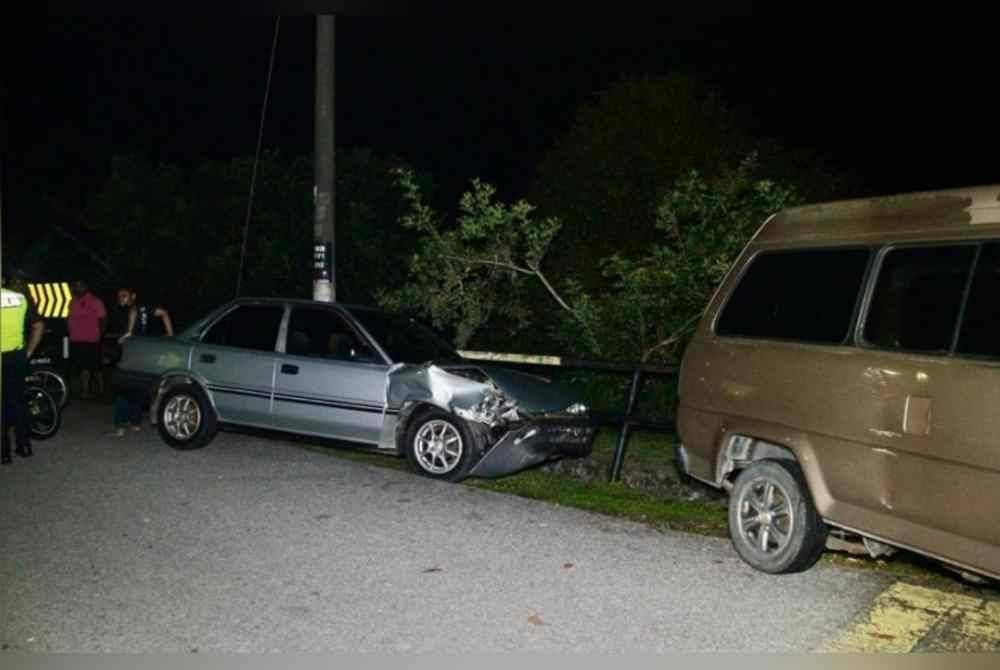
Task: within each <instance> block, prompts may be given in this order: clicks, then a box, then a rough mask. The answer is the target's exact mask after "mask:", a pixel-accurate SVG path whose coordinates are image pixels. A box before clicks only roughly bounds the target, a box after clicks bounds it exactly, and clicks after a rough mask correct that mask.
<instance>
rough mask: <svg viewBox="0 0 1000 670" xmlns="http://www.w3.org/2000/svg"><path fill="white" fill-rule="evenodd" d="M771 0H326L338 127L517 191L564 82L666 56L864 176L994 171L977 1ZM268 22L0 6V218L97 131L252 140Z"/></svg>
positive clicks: (224, 146)
mask: <svg viewBox="0 0 1000 670" xmlns="http://www.w3.org/2000/svg"><path fill="white" fill-rule="evenodd" d="M805 4H806V3H803V5H805ZM767 6H768V7H769V8H770V9H767V10H766V11H765V10H764V9H761V4H760V3H756V4H755V3H748V2H744V3H728V4H726V5H725V7H726V9H722V8H721V7H722V6H721V5H719V6H713V5H712V3H698V9H691V8H687V9H674V10H668V11H669V12H672V13H668V12H661V13H660V14H659V15H653V14H648V13H647V14H644V13H641V12H635V11H632V12H629V13H627V14H626V13H621V14H615V13H614V6H606V7H604V8H603V9H602V10H601V12H600V13H597V12H593V10H591V12H592V13H590V14H577V15H562V16H559V15H551V16H546V15H538V14H524V13H520V14H513V15H507V14H505V13H504V12H501V11H497V10H494V11H493V13H492V14H491V15H489V16H477V15H476V14H475V13H474V12H473V11H472V10H467V11H466V13H464V14H461V15H455V14H440V13H438V14H427V13H419V12H416V11H413V10H411V12H410V14H409V15H407V16H398V15H397V16H340V17H338V20H337V35H336V60H337V65H336V67H337V75H336V87H337V94H336V95H337V97H336V131H335V132H336V141H337V144H338V146H358V145H360V146H369V147H372V148H373V149H375V150H376V151H378V152H380V153H385V154H390V153H391V154H396V155H398V156H400V157H402V158H404V159H406V160H408V161H409V162H411V163H412V164H414V165H415V166H417V167H418V168H421V169H424V170H427V171H429V172H431V173H433V174H434V175H436V176H437V177H438V178H439V179H440V180H441V183H442V185H443V187H444V188H445V190H446V191H454V193H455V195H456V196H457V194H458V192H459V191H460V189H461V188H462V187H463V186H464V185H465V184H467V182H468V180H469V179H471V178H472V177H475V176H479V177H482V178H483V179H485V180H487V181H490V182H493V183H495V184H497V185H499V186H500V188H501V194H502V195H504V196H507V197H520V196H523V195H525V193H526V189H527V187H528V185H529V184H530V182H531V179H532V178H533V176H534V170H535V167H536V166H537V164H538V162H539V160H540V159H541V157H542V155H543V154H544V152H545V150H546V149H547V148H548V147H550V146H551V145H552V144H553V142H554V141H555V140H556V139H557V138H558V137H559V136H560V135H561V134H562V133H563V132H565V130H566V129H567V128H568V126H569V124H570V122H571V120H572V115H573V112H574V110H575V109H576V108H577V107H578V106H579V105H580V104H581V103H583V102H586V101H588V100H591V99H593V95H594V94H595V93H596V92H598V91H600V90H601V89H604V88H606V87H607V86H609V85H610V84H612V83H614V82H615V81H617V80H619V79H621V78H623V77H627V76H633V75H643V74H650V75H657V74H665V73H667V72H670V71H671V70H683V71H687V72H691V73H694V74H696V75H698V76H700V77H701V78H703V79H704V80H705V81H706V82H710V83H713V84H716V85H718V86H720V87H721V88H722V90H723V91H724V93H725V95H726V97H727V98H728V100H729V101H730V103H731V104H732V105H734V106H737V107H740V108H741V109H743V110H744V111H745V112H747V113H748V116H749V118H750V119H751V120H752V121H753V124H754V125H755V126H756V127H755V128H754V130H755V131H757V132H759V133H762V134H766V135H770V136H773V137H776V138H778V139H780V140H781V141H783V142H784V143H785V144H786V145H788V146H791V147H807V148H811V149H814V150H817V151H818V152H820V153H821V154H823V155H826V156H828V157H829V158H830V160H831V162H832V164H833V165H834V166H835V167H837V168H840V169H843V170H847V171H850V172H852V173H854V174H857V175H860V176H861V177H862V178H863V183H864V184H865V189H866V191H867V192H866V193H865V195H867V194H872V193H890V192H901V191H909V190H921V189H932V188H946V187H952V186H960V185H967V184H980V183H992V182H1000V167H998V162H1000V161H998V156H1000V133H998V124H997V122H996V118H997V105H996V102H995V98H996V90H997V89H998V72H1000V68H998V67H997V66H998V64H1000V58H998V54H997V38H996V36H997V31H996V28H995V26H996V25H997V24H996V22H995V19H994V18H993V17H989V16H984V15H983V14H982V11H983V10H981V9H979V10H975V11H973V10H969V11H961V10H959V9H957V7H958V5H949V9H950V11H951V13H950V14H940V13H939V14H929V13H928V14H922V15H912V14H908V13H906V12H903V11H900V10H896V11H891V12H890V11H884V12H882V13H881V14H874V13H872V10H871V9H870V8H866V7H865V6H864V5H857V6H854V7H852V6H850V4H844V3H834V4H824V5H817V6H816V8H815V9H810V10H809V11H808V12H798V13H788V12H787V10H779V9H775V8H774V7H775V3H767ZM901 6H902V5H901ZM314 26H315V22H314V19H313V18H312V17H308V16H290V17H284V18H283V19H282V21H281V27H280V34H279V38H278V51H277V56H276V63H275V70H274V75H273V86H272V90H271V100H270V105H269V107H268V110H267V119H266V125H265V131H264V147H265V149H270V148H280V149H281V150H282V151H284V152H286V153H289V154H309V153H310V152H311V150H312V142H313V76H314V74H313V72H314V71H313V67H314V65H313V59H314V55H315V42H314V40H315V32H314V31H315V28H314ZM273 30H274V18H273V17H267V16H256V17H255V16H226V15H221V14H220V15H215V16H204V15H201V16H195V15H188V14H183V15H182V14H177V15H172V14H165V13H164V14H161V15H158V16H152V15H151V16H148V17H129V18H124V17H112V16H76V17H68V18H67V17H56V16H49V17H36V18H35V19H33V20H30V21H24V22H22V23H17V22H13V21H5V26H4V33H5V36H6V38H8V39H6V40H5V43H6V44H7V46H8V47H10V46H15V45H16V48H15V49H8V52H9V53H11V54H12V55H13V57H12V58H10V59H9V61H8V63H7V65H6V66H5V68H4V69H5V77H4V84H3V85H4V91H3V93H4V95H3V98H4V117H5V118H4V122H5V128H4V131H5V132H4V142H5V146H4V151H3V154H4V164H3V189H4V190H3V199H4V200H3V202H4V208H5V217H4V226H11V225H15V226H16V225H21V224H22V223H24V221H23V218H24V216H25V212H28V211H30V207H31V198H32V194H31V193H28V192H26V191H25V190H24V189H22V188H20V186H21V185H22V183H23V182H22V179H23V178H24V177H25V176H26V175H27V176H33V177H38V176H44V177H45V178H46V179H51V180H52V183H53V184H62V185H64V184H70V185H73V184H76V185H77V186H78V188H81V189H87V188H93V187H94V186H95V185H96V183H99V182H100V179H101V178H103V176H104V175H105V174H106V171H107V167H108V162H109V158H110V156H111V155H112V153H114V152H130V151H132V152H142V153H144V154H145V155H148V156H151V157H154V158H157V159H161V160H179V161H187V160H191V161H193V160H198V159H201V158H226V157H231V156H236V155H252V153H253V150H254V146H255V142H256V137H257V124H258V122H259V114H260V108H261V102H262V98H263V94H264V83H265V79H266V74H267V66H268V57H269V52H270V47H271V39H272V35H273Z"/></svg>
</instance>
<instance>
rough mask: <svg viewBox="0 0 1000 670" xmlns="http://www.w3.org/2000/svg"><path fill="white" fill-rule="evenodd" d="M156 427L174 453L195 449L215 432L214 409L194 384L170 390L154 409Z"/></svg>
mask: <svg viewBox="0 0 1000 670" xmlns="http://www.w3.org/2000/svg"><path fill="white" fill-rule="evenodd" d="M156 414H157V416H156V427H157V429H158V430H159V433H160V438H162V439H163V441H164V442H166V443H167V444H168V445H170V446H171V447H173V448H174V449H183V450H186V449H199V448H201V447H204V446H205V445H206V444H208V443H209V442H211V441H212V438H214V437H215V434H216V432H217V430H218V425H217V421H216V417H215V408H214V407H212V403H211V402H210V401H209V399H208V397H207V396H206V395H205V392H204V391H202V390H201V388H200V387H198V386H196V385H194V384H178V385H177V386H173V387H171V388H170V389H169V390H168V391H167V392H166V393H164V394H163V397H162V398H160V402H159V404H158V405H157V410H156Z"/></svg>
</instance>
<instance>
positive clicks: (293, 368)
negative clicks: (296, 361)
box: [281, 363, 299, 375]
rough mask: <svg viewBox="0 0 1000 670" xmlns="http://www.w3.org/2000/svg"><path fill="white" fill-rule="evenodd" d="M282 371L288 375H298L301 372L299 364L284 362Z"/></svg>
mask: <svg viewBox="0 0 1000 670" xmlns="http://www.w3.org/2000/svg"><path fill="white" fill-rule="evenodd" d="M281 373H282V374H286V375H297V374H299V366H298V365H289V364H288V363H282V365H281Z"/></svg>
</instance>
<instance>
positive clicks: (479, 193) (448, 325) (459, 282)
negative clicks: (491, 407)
mask: <svg viewBox="0 0 1000 670" xmlns="http://www.w3.org/2000/svg"><path fill="white" fill-rule="evenodd" d="M396 176H397V179H398V185H399V188H400V190H401V192H402V194H403V199H404V200H405V201H406V202H407V203H408V208H407V210H406V212H405V214H404V215H403V216H402V218H401V221H400V223H401V226H402V227H403V228H404V229H405V230H409V231H413V232H414V233H416V234H417V235H419V243H418V244H417V246H416V248H415V250H414V251H413V253H412V254H411V255H410V257H409V262H408V266H407V267H408V271H409V281H408V282H407V283H406V284H405V285H403V286H401V287H400V288H398V289H396V290H390V291H384V292H382V293H381V294H380V296H379V302H380V303H381V304H382V305H383V306H385V307H387V308H390V309H397V310H404V311H410V312H415V313H417V314H421V315H423V316H426V317H428V318H429V319H430V321H431V322H432V323H433V324H434V325H435V326H437V327H438V328H441V329H442V330H449V331H453V332H454V339H455V342H456V344H457V345H458V346H459V347H463V346H465V345H466V344H467V343H468V342H469V340H470V339H471V338H472V337H473V335H475V334H476V333H477V332H478V331H480V330H481V329H482V328H483V327H484V326H485V325H487V324H490V325H492V326H495V327H497V328H500V329H501V330H504V331H506V332H510V333H512V332H516V331H518V330H519V329H522V328H524V327H526V326H527V325H529V324H530V323H531V322H532V320H533V319H534V318H535V317H536V315H537V312H536V306H534V305H531V304H530V303H529V302H528V300H527V296H528V294H527V291H526V288H527V286H528V284H529V282H532V281H537V282H540V283H541V284H542V285H546V286H548V287H549V289H550V291H551V292H550V295H551V296H552V299H553V300H554V301H556V302H557V303H558V301H560V300H561V298H560V297H559V296H558V294H557V293H555V289H554V288H552V286H551V284H549V283H548V279H547V278H546V277H545V275H544V274H542V271H541V263H542V259H543V258H544V256H545V253H546V251H547V250H548V248H549V245H550V243H551V242H552V239H553V238H554V237H555V235H556V233H557V232H558V231H559V222H558V221H557V220H555V219H553V218H538V217H536V216H534V207H532V206H531V205H529V204H528V203H527V202H525V201H523V200H519V201H517V202H515V203H513V204H511V205H507V204H504V203H502V202H499V201H497V199H496V198H495V195H496V189H495V188H494V187H492V186H491V185H489V184H485V183H483V182H482V181H480V180H479V179H473V180H472V183H471V189H470V190H469V191H467V192H466V193H465V194H464V195H463V196H462V197H461V200H460V202H459V207H458V215H457V220H456V221H455V223H454V224H453V225H450V226H449V225H447V223H446V222H445V221H444V220H443V217H442V216H441V215H440V214H439V213H438V212H436V211H434V210H433V209H432V208H431V207H430V206H429V205H427V204H426V199H425V198H424V197H423V195H422V193H421V189H420V187H419V185H418V183H417V181H416V179H415V177H414V175H413V173H412V172H411V171H409V170H406V169H401V170H397V171H396ZM563 307H565V306H563Z"/></svg>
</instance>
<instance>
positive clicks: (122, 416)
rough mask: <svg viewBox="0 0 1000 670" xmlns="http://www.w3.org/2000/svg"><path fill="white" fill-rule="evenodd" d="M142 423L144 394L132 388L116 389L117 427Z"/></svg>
mask: <svg viewBox="0 0 1000 670" xmlns="http://www.w3.org/2000/svg"><path fill="white" fill-rule="evenodd" d="M128 424H132V425H133V426H140V425H142V396H141V395H140V394H139V393H137V392H135V391H132V390H127V391H115V427H116V428H124V427H125V426H126V425H128Z"/></svg>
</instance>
